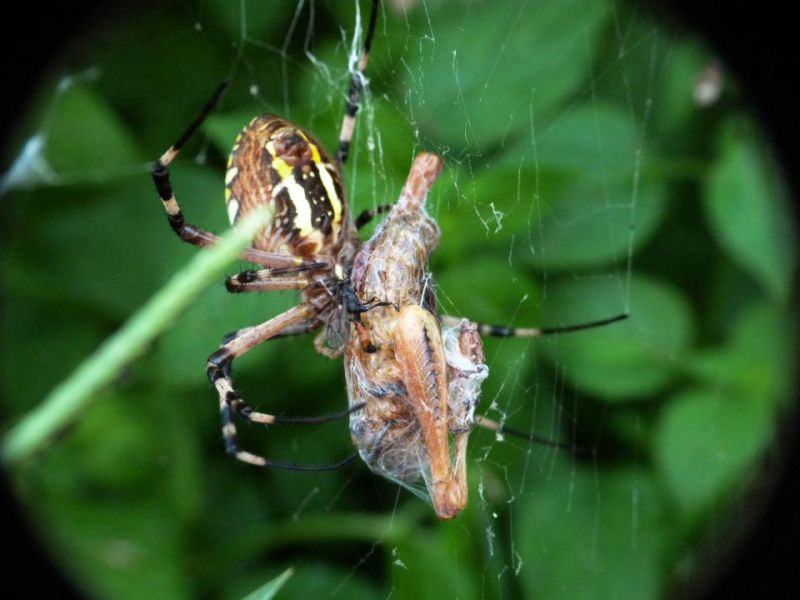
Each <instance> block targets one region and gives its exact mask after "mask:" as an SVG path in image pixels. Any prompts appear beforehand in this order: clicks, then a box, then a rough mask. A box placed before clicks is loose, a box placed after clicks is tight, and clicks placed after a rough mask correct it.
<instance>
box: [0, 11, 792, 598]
mask: <svg viewBox="0 0 800 600" xmlns="http://www.w3.org/2000/svg"><path fill="white" fill-rule="evenodd" d="M97 4H99V3H95V2H83V3H68V4H67V3H63V4H62V3H53V4H48V5H37V4H35V3H17V4H15V6H14V11H15V15H14V16H13V18H6V19H3V20H2V22H0V30H1V31H2V35H1V36H0V40H2V44H3V48H2V50H3V52H2V56H3V57H4V68H3V73H4V79H5V82H4V86H3V88H4V91H3V94H2V95H0V103H2V111H1V112H0V121H1V123H0V124H1V125H2V129H1V130H0V131H1V132H2V137H0V142H2V143H4V142H5V141H6V135H7V134H8V132H9V128H11V127H13V125H14V122H15V117H16V115H17V114H18V113H19V112H20V111H21V110H22V109H23V108H24V107H25V105H26V102H27V101H28V98H29V97H30V96H31V95H32V94H33V92H34V88H35V86H36V84H37V82H38V81H39V80H40V76H41V72H42V70H43V69H45V68H46V66H47V64H48V60H49V58H50V57H51V56H52V55H53V54H54V53H55V52H56V51H57V49H58V48H59V46H60V45H61V44H62V43H63V42H64V40H66V39H67V38H71V37H76V36H79V35H80V33H81V31H83V30H87V29H89V28H91V26H92V20H91V15H92V13H93V10H94V8H95V5H97ZM657 4H658V5H659V7H660V10H661V11H662V12H663V13H664V14H665V15H667V16H668V17H669V18H671V19H673V20H677V21H678V22H680V23H683V24H684V25H685V26H686V27H687V28H689V29H691V30H694V31H698V32H702V35H703V37H704V38H705V39H706V40H708V41H709V42H710V44H711V45H712V46H714V47H715V48H716V49H717V51H718V52H719V54H720V55H721V56H722V57H723V58H724V59H725V60H726V62H727V63H728V65H729V66H730V67H731V68H732V70H733V71H734V72H735V75H736V77H737V78H738V79H739V80H740V81H741V83H742V87H743V89H744V90H745V92H746V94H748V95H749V96H750V98H751V100H752V102H753V105H754V106H755V108H756V110H757V112H758V113H759V115H760V117H761V122H762V124H763V125H764V126H765V129H766V130H767V131H768V132H769V134H770V136H771V141H772V142H773V144H774V145H775V147H776V149H777V151H778V156H779V157H780V160H781V162H782V164H783V167H784V175H785V177H786V178H787V180H788V181H789V182H790V184H791V190H792V192H793V196H794V198H795V204H794V208H795V217H796V215H797V208H798V207H797V204H796V198H797V196H798V193H797V192H798V182H799V179H798V178H799V177H800V176H798V166H800V165H798V160H797V152H796V144H797V143H798V139H800V130H799V129H800V128H798V119H797V104H798V102H797V101H798V97H797V94H796V92H794V91H793V90H792V89H791V88H793V87H794V86H793V84H794V83H795V80H796V77H797V74H798V73H800V60H798V56H800V53H798V52H797V44H796V41H797V33H796V31H794V30H790V29H791V28H793V27H794V23H795V21H794V19H793V18H791V17H790V15H789V14H788V11H787V9H783V8H779V6H780V4H779V3H776V2H761V3H757V4H752V3H746V4H745V3H742V5H741V6H733V5H732V4H731V3H727V2H715V1H709V0H703V1H693V2H690V1H688V0H680V1H677V2H675V1H673V2H669V3H666V2H659V3H657ZM123 6H124V5H123ZM127 10H135V7H134V3H129V4H128V7H127ZM153 93H154V98H157V95H158V91H157V90H153ZM3 166H4V167H5V166H6V165H3ZM795 426H796V424H795V423H791V424H787V426H786V428H785V429H786V431H785V435H786V443H787V445H788V447H791V448H792V450H791V452H787V453H786V454H785V455H784V456H785V457H786V464H785V465H784V466H783V474H784V475H783V477H782V481H781V483H780V484H779V486H778V487H776V488H775V492H774V494H773V495H772V496H771V498H770V499H769V500H768V501H767V503H766V504H765V506H764V507H763V510H764V514H763V517H762V519H761V523H760V525H759V526H758V528H757V529H756V530H755V531H754V532H752V534H751V535H750V537H748V538H745V539H743V540H742V551H741V553H740V554H739V555H738V556H737V557H736V559H735V560H734V563H733V564H732V565H731V568H730V569H728V571H727V573H726V574H725V575H724V576H723V578H722V579H721V580H720V581H719V582H718V584H717V585H716V586H715V587H714V591H713V593H712V594H711V597H715V598H716V597H719V598H731V597H743V596H747V597H756V596H761V597H764V596H773V595H774V596H777V595H778V594H780V595H781V596H782V597H786V596H788V595H789V594H791V593H792V590H794V593H795V594H796V593H797V591H798V589H800V585H798V579H797V577H796V574H795V571H796V543H797V540H798V539H800V525H799V521H800V519H799V518H798V511H797V504H796V499H797V495H796V494H795V488H796V486H795V485H794V476H795V474H796V473H798V472H800V461H799V460H798V449H799V448H798V441H797V438H796V436H795V435H794V429H795ZM2 496H3V497H2V501H3V507H2V510H3V520H4V523H3V540H4V543H3V546H4V550H5V554H6V558H5V560H4V561H3V569H4V571H6V572H5V573H4V576H5V581H6V582H8V583H7V585H9V586H13V585H14V584H15V582H16V584H19V585H22V586H24V588H25V590H26V592H27V594H28V595H31V596H33V595H35V594H36V592H53V591H58V592H59V594H60V596H61V597H66V596H65V594H66V592H67V588H66V587H65V582H64V581H63V579H62V578H61V576H60V575H59V574H58V572H57V571H56V570H55V569H54V568H53V567H52V565H51V564H50V561H49V559H48V558H46V556H45V555H44V554H43V553H42V552H41V551H40V550H39V549H38V547H37V546H36V544H35V542H34V540H32V539H31V538H30V537H29V536H28V534H27V532H26V530H25V527H24V521H23V519H22V518H21V516H20V514H19V511H18V507H16V505H15V501H14V500H13V499H12V497H11V496H9V494H8V490H7V489H6V482H5V480H3V490H2ZM73 593H74V592H73Z"/></svg>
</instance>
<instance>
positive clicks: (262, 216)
mask: <svg viewBox="0 0 800 600" xmlns="http://www.w3.org/2000/svg"><path fill="white" fill-rule="evenodd" d="M268 218H269V216H268V214H267V213H266V211H257V212H254V213H253V214H251V215H249V216H248V218H247V219H244V220H242V222H241V223H239V224H238V225H237V226H236V227H235V228H234V229H232V230H231V231H229V232H228V233H227V234H226V235H225V236H223V238H222V241H221V242H220V243H219V244H218V245H216V246H213V247H211V248H208V249H206V250H204V251H202V252H199V253H198V254H197V256H195V257H194V258H193V259H192V260H191V261H190V262H189V263H188V264H187V265H186V267H184V268H183V269H182V270H181V271H179V272H178V273H176V274H175V275H174V276H173V277H172V279H170V281H169V282H167V284H166V285H165V286H164V287H163V288H161V289H160V290H159V291H158V292H156V294H155V295H154V296H153V297H152V298H151V299H150V300H149V301H148V302H147V304H145V306H143V307H142V308H141V309H140V310H139V311H138V312H137V313H136V314H134V315H133V316H132V317H131V318H130V319H128V321H127V322H126V323H125V324H124V325H123V326H122V328H120V329H119V330H118V331H117V332H116V333H114V334H113V335H112V336H111V337H109V338H108V339H107V340H106V341H105V342H104V343H103V344H102V345H101V346H100V347H99V348H98V349H97V350H96V351H95V352H94V354H92V355H91V356H89V357H88V358H87V359H86V360H85V361H83V363H81V364H80V365H79V366H78V367H77V368H76V369H75V371H73V373H72V375H70V376H69V377H68V378H67V379H66V380H65V381H63V382H62V383H61V384H59V385H58V386H56V388H55V389H53V390H52V391H51V392H50V394H48V395H47V397H46V398H45V399H44V401H43V402H42V403H41V404H40V405H39V406H38V407H37V408H35V409H34V410H33V411H31V412H30V413H28V414H27V415H26V416H24V417H23V418H22V420H21V421H20V422H19V423H18V424H17V425H16V426H14V427H13V428H12V429H11V430H10V431H9V432H8V434H7V435H6V436H5V439H4V440H3V442H2V449H1V450H0V452H1V453H2V460H3V461H4V462H5V463H6V464H8V465H18V464H20V463H22V462H23V461H25V460H26V459H28V458H30V457H31V456H32V455H33V454H34V453H35V452H36V451H38V450H40V449H42V448H43V447H44V446H46V445H47V444H48V443H49V441H50V440H52V438H53V436H54V435H55V434H56V433H58V432H59V431H60V430H62V429H63V428H64V427H65V426H67V425H69V424H70V423H72V422H73V421H74V420H75V419H76V418H77V416H78V414H79V413H80V412H81V411H82V410H84V409H86V407H87V406H89V405H90V404H91V402H92V401H93V399H94V398H95V397H96V394H97V392H98V391H99V390H101V389H102V388H103V387H104V386H106V385H108V384H109V383H111V381H113V379H114V378H115V377H116V376H117V374H118V373H119V372H120V370H121V369H122V368H123V367H124V366H125V365H126V364H128V363H130V362H131V361H133V360H135V359H136V358H137V357H139V356H140V355H142V354H143V353H144V351H145V349H146V348H147V346H148V344H150V343H151V342H152V340H153V339H155V338H156V337H157V336H158V335H159V334H160V333H162V332H163V331H164V330H165V329H167V328H168V327H169V326H170V325H171V324H172V323H173V322H174V320H175V319H176V318H177V317H178V315H180V314H181V312H183V311H184V310H185V309H186V308H187V307H188V306H189V305H190V304H191V303H192V301H193V300H194V299H195V298H196V297H197V296H198V295H199V294H200V293H201V292H202V291H203V290H204V289H206V288H207V287H208V286H210V285H211V284H212V283H214V282H215V281H217V280H218V278H219V277H220V275H221V274H222V273H223V272H224V270H225V268H226V267H227V266H228V265H229V264H230V263H231V262H233V261H234V260H236V258H237V257H238V255H239V252H240V251H241V250H242V249H243V248H245V247H246V246H248V245H249V243H250V240H251V239H252V238H253V236H254V234H255V233H256V232H257V231H258V230H259V229H260V228H261V227H263V225H264V223H266V221H267V220H268Z"/></svg>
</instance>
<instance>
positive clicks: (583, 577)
mask: <svg viewBox="0 0 800 600" xmlns="http://www.w3.org/2000/svg"><path fill="white" fill-rule="evenodd" d="M519 512H520V515H519V517H518V518H516V519H515V528H514V530H513V531H512V535H513V536H514V540H515V546H516V549H517V551H518V552H519V555H520V557H522V561H523V562H522V565H521V570H520V578H521V580H522V585H523V589H524V591H525V597H527V598H552V599H561V598H563V599H564V600H567V599H568V600H581V599H586V600H594V599H595V598H617V599H618V600H625V599H628V598H629V599H631V600H645V599H647V598H654V599H655V598H659V597H661V585H662V583H663V581H662V580H663V574H662V568H661V564H662V560H663V556H662V552H663V548H664V546H665V542H666V540H667V539H668V536H669V532H670V529H669V524H668V523H667V522H666V521H665V519H664V515H663V511H662V508H661V502H660V499H659V496H658V493H657V491H656V487H655V485H654V482H653V480H652V478H651V477H650V475H649V474H648V473H647V472H645V471H642V470H634V469H616V470H607V469H604V470H602V471H600V472H598V471H597V470H592V469H588V468H581V467H577V466H574V465H573V466H570V465H567V464H564V463H562V462H559V463H557V468H556V469H554V470H553V471H552V474H551V475H550V476H549V477H548V478H547V479H546V481H543V482H542V483H541V485H540V487H539V489H538V490H537V491H536V492H535V493H533V494H530V495H527V496H525V497H524V498H522V499H521V508H520V511H519Z"/></svg>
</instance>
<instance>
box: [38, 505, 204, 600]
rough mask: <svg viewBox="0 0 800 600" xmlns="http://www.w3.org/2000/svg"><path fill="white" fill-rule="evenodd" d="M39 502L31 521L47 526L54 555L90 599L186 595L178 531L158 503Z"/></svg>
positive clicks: (169, 598) (178, 599)
mask: <svg viewBox="0 0 800 600" xmlns="http://www.w3.org/2000/svg"><path fill="white" fill-rule="evenodd" d="M44 503H45V504H46V505H47V506H46V507H45V509H44V510H40V511H37V512H38V513H40V514H38V515H37V517H38V519H37V522H38V523H40V524H41V525H42V526H44V527H47V533H48V538H49V541H50V543H51V544H52V551H53V553H54V555H55V556H58V557H59V560H60V561H63V563H64V564H65V565H66V566H67V567H68V568H69V571H70V572H71V573H72V574H73V576H74V577H75V578H76V579H78V581H80V582H81V584H82V587H84V588H85V589H87V590H88V591H90V592H91V595H93V596H96V597H103V598H119V599H120V600H136V599H141V598H163V599H164V600H182V599H184V598H189V597H191V595H190V588H191V582H190V580H189V579H188V577H187V575H186V572H185V569H184V564H183V560H184V552H185V549H184V548H183V542H182V539H181V537H182V536H181V530H180V528H179V526H178V523H177V522H176V520H175V518H174V515H173V514H172V512H171V511H170V510H168V509H165V507H164V505H163V504H162V503H160V502H158V501H147V502H143V501H141V500H139V499H136V500H130V501H129V500H123V499H120V498H113V499H108V498H106V497H103V495H102V494H97V493H95V494H94V495H89V494H86V495H79V496H67V495H62V496H58V497H50V498H48V499H46V500H44ZM41 513H44V514H41Z"/></svg>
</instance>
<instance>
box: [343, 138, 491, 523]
mask: <svg viewBox="0 0 800 600" xmlns="http://www.w3.org/2000/svg"><path fill="white" fill-rule="evenodd" d="M441 170H442V161H441V159H440V158H439V157H438V156H436V155H435V154H428V153H423V154H419V155H417V157H416V159H415V160H414V163H413V165H412V168H411V171H410V173H409V176H408V179H407V181H406V184H405V187H404V188H403V191H402V193H401V194H400V198H399V200H398V202H397V203H396V204H395V205H394V206H393V207H392V209H391V211H390V212H389V215H388V216H387V217H386V219H385V220H384V221H383V223H382V224H381V225H380V226H379V228H378V230H377V231H376V232H375V234H374V235H373V236H372V238H371V239H370V240H369V241H367V242H365V243H364V244H363V245H362V246H361V248H360V250H359V252H358V253H357V254H356V257H355V260H354V262H353V268H352V271H351V274H350V278H351V285H352V288H353V289H354V290H355V292H356V295H357V296H358V297H359V298H362V299H363V298H378V299H379V300H380V305H377V306H374V307H373V308H372V309H370V310H369V311H366V312H364V313H362V314H360V315H358V317H357V318H355V319H354V322H353V324H352V330H353V331H351V335H350V337H349V340H348V342H347V344H346V345H345V351H344V352H345V374H346V377H347V389H348V397H349V401H350V406H351V408H352V407H355V406H359V405H362V406H363V408H362V409H361V410H355V411H353V412H352V413H351V415H350V433H351V436H352V439H353V443H354V445H355V446H356V448H357V450H358V452H359V454H360V456H361V458H362V459H363V460H364V462H365V463H366V464H367V465H368V466H369V467H370V469H372V470H373V471H374V472H376V473H378V474H380V475H382V476H384V477H387V478H389V479H391V480H393V481H397V482H398V483H401V484H405V485H408V484H410V483H413V482H414V481H417V480H418V479H420V478H423V479H424V481H425V485H426V487H427V490H428V493H429V494H430V498H431V500H432V501H433V506H434V509H435V510H436V514H437V515H438V516H439V517H441V518H444V519H449V518H452V517H454V516H456V515H457V514H458V513H459V512H460V511H461V510H462V509H463V508H464V507H465V506H466V503H467V457H466V452H467V440H468V437H469V434H470V431H471V430H472V428H473V425H474V422H473V419H474V413H475V407H476V406H477V404H478V400H479V397H480V385H481V382H482V381H483V380H484V379H485V378H486V377H487V375H488V374H489V370H488V368H487V367H486V365H485V364H484V356H483V344H482V342H481V339H480V335H479V333H478V326H477V325H476V324H474V323H471V322H469V321H467V320H463V321H460V322H458V323H457V324H454V325H452V326H449V327H445V328H443V327H442V325H441V323H440V321H439V318H438V317H437V315H436V312H435V311H436V307H435V301H436V300H435V289H434V283H433V279H432V276H431V274H430V273H429V272H428V270H427V264H428V260H429V258H430V256H431V254H432V253H433V251H434V250H435V248H436V246H437V245H438V243H439V238H440V232H439V227H438V226H437V224H436V222H435V221H434V220H433V219H432V218H431V217H430V216H429V215H428V213H427V211H426V210H425V199H426V196H427V194H428V191H429V190H430V188H431V186H432V185H433V183H434V181H435V180H436V178H437V176H438V175H439V173H440V172H441ZM451 436H452V440H453V443H452V449H451Z"/></svg>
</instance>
